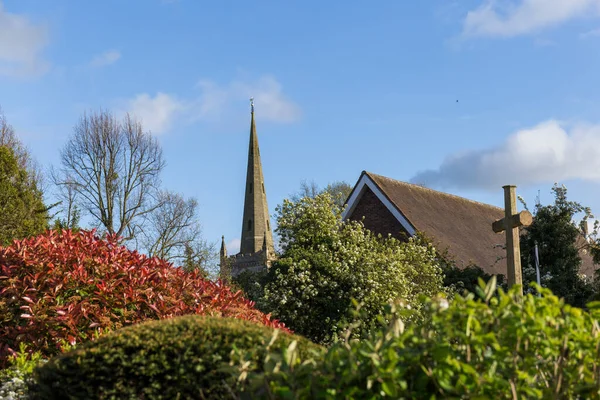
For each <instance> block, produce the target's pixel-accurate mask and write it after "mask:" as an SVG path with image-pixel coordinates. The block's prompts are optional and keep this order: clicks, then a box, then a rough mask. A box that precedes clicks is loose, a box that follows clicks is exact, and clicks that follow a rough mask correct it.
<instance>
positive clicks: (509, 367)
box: [247, 279, 600, 399]
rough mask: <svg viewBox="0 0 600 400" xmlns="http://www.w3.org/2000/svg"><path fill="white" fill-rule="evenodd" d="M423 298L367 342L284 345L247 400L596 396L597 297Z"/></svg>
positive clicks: (487, 289)
mask: <svg viewBox="0 0 600 400" xmlns="http://www.w3.org/2000/svg"><path fill="white" fill-rule="evenodd" d="M494 288H495V279H492V280H491V281H490V282H489V283H488V285H487V286H486V285H485V284H483V281H481V282H480V286H478V287H477V292H478V296H479V299H476V298H475V295H474V294H469V295H467V296H466V297H463V296H456V297H455V298H454V299H453V300H452V301H451V302H450V303H448V301H447V300H446V299H444V298H441V297H440V298H437V299H430V300H427V301H426V302H425V308H424V310H423V311H424V314H425V317H426V320H425V321H426V322H425V323H424V324H420V325H416V324H410V325H406V326H404V324H403V323H402V321H401V319H400V318H399V317H394V318H391V319H390V320H389V322H387V324H388V325H387V327H386V328H385V329H382V330H380V331H378V332H376V333H374V334H373V335H372V337H371V338H370V339H368V340H362V341H351V342H349V343H346V344H342V343H337V344H335V345H333V346H332V347H330V348H329V349H328V352H327V354H326V355H325V356H324V357H322V358H319V357H317V358H312V359H310V358H309V359H306V358H303V357H302V356H295V355H293V354H292V355H290V354H289V352H288V353H287V354H284V355H283V356H282V355H281V352H278V353H277V352H276V353H273V354H269V355H268V356H267V357H266V359H265V368H264V369H263V370H264V371H265V372H261V373H256V372H255V373H251V374H249V375H248V376H249V378H248V379H249V381H250V383H251V387H252V390H251V391H249V392H248V393H247V397H249V398H258V397H261V398H275V399H279V398H286V399H381V398H409V399H440V398H444V399H445V398H455V399H475V398H477V399H516V398H519V399H521V398H523V399H598V398H600V365H599V360H600V354H599V348H600V337H599V333H600V327H599V324H598V318H599V317H600V303H591V304H589V307H590V311H589V312H585V311H583V310H581V309H579V308H574V307H571V306H569V305H565V303H564V301H563V300H562V299H559V298H557V297H556V296H554V295H553V294H552V293H551V292H550V291H549V290H547V289H542V290H540V294H541V295H540V296H538V295H534V294H528V295H526V296H524V297H520V296H519V295H518V292H517V290H510V291H509V292H508V293H504V292H503V291H502V290H501V289H500V290H499V291H498V293H497V295H496V294H495V290H494Z"/></svg>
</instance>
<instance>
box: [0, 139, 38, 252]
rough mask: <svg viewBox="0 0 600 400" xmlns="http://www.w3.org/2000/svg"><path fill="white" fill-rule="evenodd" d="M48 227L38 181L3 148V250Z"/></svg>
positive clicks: (0, 201) (0, 164)
mask: <svg viewBox="0 0 600 400" xmlns="http://www.w3.org/2000/svg"><path fill="white" fill-rule="evenodd" d="M47 227H48V211H47V209H46V206H45V205H44V203H43V200H42V192H41V191H40V190H39V188H38V187H37V184H36V181H35V180H34V179H33V178H32V177H31V176H30V174H29V172H28V171H27V170H26V169H25V168H23V167H22V166H20V165H19V162H18V160H17V157H16V156H15V154H14V152H13V151H12V150H11V149H10V148H8V147H6V146H0V246H6V245H8V244H10V243H11V242H12V241H13V240H14V239H23V238H26V237H29V236H34V235H36V234H38V233H41V232H43V231H44V230H46V229H47Z"/></svg>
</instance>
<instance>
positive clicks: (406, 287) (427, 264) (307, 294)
mask: <svg viewBox="0 0 600 400" xmlns="http://www.w3.org/2000/svg"><path fill="white" fill-rule="evenodd" d="M341 212H342V210H341V208H340V207H339V206H337V205H335V204H334V202H333V201H332V199H331V197H329V195H328V194H326V193H325V194H321V195H319V196H317V197H315V198H303V199H301V200H299V201H297V202H290V201H287V200H286V201H284V203H283V205H281V206H279V207H277V213H278V216H277V225H278V228H277V233H278V234H279V236H280V239H281V242H280V243H281V246H282V249H283V253H282V255H281V257H280V259H279V260H278V261H277V262H275V263H274V264H273V266H272V267H271V268H270V270H269V273H268V276H267V279H266V282H267V283H266V284H265V287H264V295H263V298H262V299H261V300H260V301H259V304H260V307H261V308H262V309H263V310H264V311H267V312H270V313H272V314H273V316H275V317H276V318H278V319H280V320H281V321H283V322H285V324H286V326H289V327H290V328H291V329H292V330H293V331H294V332H296V333H299V334H302V335H304V336H306V337H308V338H310V339H311V340H313V341H315V342H317V343H323V344H327V343H331V342H333V341H335V340H336V339H337V338H339V337H340V336H341V335H342V334H343V332H344V331H345V330H346V329H347V328H348V326H349V325H350V324H353V325H356V326H358V327H355V328H354V329H353V331H352V332H353V336H355V337H359V336H361V335H364V334H365V333H366V332H367V331H369V330H370V329H371V327H372V326H373V325H374V324H375V322H376V319H377V316H379V315H381V313H382V311H383V309H384V307H385V306H386V305H387V304H389V302H390V301H392V300H394V299H397V298H402V299H403V300H404V301H405V303H406V305H407V308H410V309H412V310H413V313H412V315H413V318H418V316H419V313H420V308H421V305H420V302H419V300H418V296H419V295H421V294H423V295H426V296H433V295H436V294H438V293H439V292H443V291H444V289H443V285H442V281H443V275H442V271H441V268H440V267H439V266H438V265H437V263H436V255H435V249H434V248H433V247H432V246H431V245H428V244H425V243H424V242H421V241H420V240H410V241H408V242H407V243H402V242H400V241H398V240H396V239H394V238H392V237H387V238H382V237H381V236H376V235H374V234H373V233H371V232H370V231H369V230H367V229H365V227H364V226H363V224H362V223H359V222H354V221H348V222H342V218H341ZM353 299H355V300H356V301H357V302H358V303H360V304H361V307H362V310H363V311H364V313H363V315H364V316H363V317H362V320H361V321H356V320H355V318H354V317H353V315H352V310H353V305H352V300H353ZM357 322H359V324H358V325H357V324H356V323H357Z"/></svg>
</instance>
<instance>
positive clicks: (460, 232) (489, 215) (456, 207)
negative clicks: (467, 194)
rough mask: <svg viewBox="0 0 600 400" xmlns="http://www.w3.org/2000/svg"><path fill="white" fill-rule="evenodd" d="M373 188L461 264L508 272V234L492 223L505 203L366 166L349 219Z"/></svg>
mask: <svg viewBox="0 0 600 400" xmlns="http://www.w3.org/2000/svg"><path fill="white" fill-rule="evenodd" d="M367 188H368V189H370V190H371V191H372V192H373V193H374V194H375V195H376V196H377V197H378V199H379V200H380V201H381V202H382V203H383V204H384V205H385V206H386V208H387V209H388V210H389V211H390V212H391V213H392V214H393V215H394V217H396V219H397V220H398V221H399V222H400V223H401V224H402V226H403V228H404V229H405V230H406V231H407V232H408V233H409V234H410V235H413V234H414V233H415V232H417V231H420V232H424V233H425V234H426V235H427V236H429V237H431V238H433V240H434V242H435V245H436V247H437V249H438V250H440V251H443V250H445V249H447V250H448V251H449V253H450V255H451V256H453V257H454V260H455V261H456V263H457V265H458V266H460V267H466V266H468V265H469V264H475V265H477V266H479V267H481V268H482V269H483V270H485V271H486V272H487V273H490V274H503V275H506V259H505V257H506V253H505V251H504V249H502V247H501V246H502V245H503V244H504V241H505V234H504V233H501V234H497V233H494V232H493V230H492V223H493V222H494V221H496V220H498V219H501V218H503V217H504V210H503V209H502V208H500V207H496V206H492V205H489V204H485V203H480V202H477V201H473V200H469V199H465V198H463V197H459V196H455V195H452V194H449V193H444V192H439V191H437V190H432V189H429V188H425V187H422V186H419V185H415V184H411V183H406V182H402V181H397V180H395V179H391V178H387V177H385V176H381V175H377V174H373V173H371V172H367V171H363V172H362V174H361V176H360V178H359V179H358V182H357V184H356V185H355V186H354V188H353V189H352V192H351V193H350V196H349V197H348V199H347V200H346V204H347V207H346V210H345V211H344V215H343V217H344V219H346V218H348V217H350V216H352V213H353V211H354V209H355V207H356V205H357V204H358V203H359V201H360V199H361V197H362V195H363V193H364V192H365V190H366V189H367ZM577 244H578V246H579V247H580V248H581V250H580V252H579V255H580V257H581V259H582V265H581V269H580V272H581V273H582V274H585V275H587V276H588V277H593V276H594V271H595V269H596V266H595V265H594V263H593V259H592V257H591V256H590V254H589V252H588V251H586V250H585V247H586V246H585V239H584V237H583V236H581V238H580V239H579V240H578V243H577Z"/></svg>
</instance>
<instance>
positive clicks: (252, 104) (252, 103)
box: [250, 97, 254, 114]
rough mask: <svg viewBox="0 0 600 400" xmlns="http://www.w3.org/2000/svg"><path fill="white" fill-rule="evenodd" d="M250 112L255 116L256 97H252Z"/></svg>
mask: <svg viewBox="0 0 600 400" xmlns="http://www.w3.org/2000/svg"><path fill="white" fill-rule="evenodd" d="M250 111H251V112H252V114H254V97H250Z"/></svg>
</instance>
